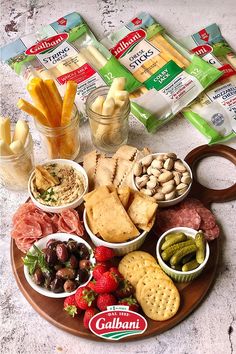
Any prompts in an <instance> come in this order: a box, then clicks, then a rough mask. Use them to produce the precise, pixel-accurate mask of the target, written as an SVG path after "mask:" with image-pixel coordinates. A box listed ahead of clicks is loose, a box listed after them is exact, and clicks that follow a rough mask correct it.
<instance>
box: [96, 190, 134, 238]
mask: <svg viewBox="0 0 236 354" xmlns="http://www.w3.org/2000/svg"><path fill="white" fill-rule="evenodd" d="M93 219H94V222H95V223H96V226H97V229H98V232H99V234H100V235H101V236H102V238H103V239H104V240H105V241H107V242H115V243H117V242H126V241H128V240H130V239H133V238H135V237H137V236H138V235H139V230H138V229H137V228H136V227H135V225H134V224H133V222H132V221H131V220H130V218H129V216H128V214H127V212H126V210H125V209H124V207H123V205H122V203H121V201H120V199H119V197H118V195H117V193H116V192H113V193H110V194H109V196H107V197H106V198H103V200H101V201H100V202H99V203H97V204H96V205H94V207H93Z"/></svg>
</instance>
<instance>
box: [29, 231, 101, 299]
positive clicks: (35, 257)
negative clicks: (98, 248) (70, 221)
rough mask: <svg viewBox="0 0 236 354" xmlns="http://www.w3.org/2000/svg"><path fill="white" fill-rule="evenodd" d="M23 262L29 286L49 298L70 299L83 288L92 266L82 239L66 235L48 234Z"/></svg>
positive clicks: (35, 244) (90, 257) (33, 247)
mask: <svg viewBox="0 0 236 354" xmlns="http://www.w3.org/2000/svg"><path fill="white" fill-rule="evenodd" d="M23 261H24V275H25V278H26V280H27V281H28V283H29V285H30V286H31V287H32V288H33V289H34V290H35V291H37V292H38V293H40V294H41V295H44V296H47V297H52V298H63V297H66V296H68V295H72V294H74V293H75V292H76V290H77V289H78V288H79V287H80V286H84V285H86V284H87V283H88V282H89V281H90V280H91V278H92V267H93V265H94V264H95V259H94V255H93V250H92V248H91V246H90V245H89V244H88V243H87V242H86V241H85V240H84V239H82V238H81V237H79V236H76V235H71V234H66V233H55V234H51V235H48V236H46V237H43V238H42V239H40V240H39V241H37V242H35V243H34V245H33V246H32V247H31V248H30V250H29V251H28V252H27V254H26V256H25V257H24V258H23Z"/></svg>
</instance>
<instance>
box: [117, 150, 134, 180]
mask: <svg viewBox="0 0 236 354" xmlns="http://www.w3.org/2000/svg"><path fill="white" fill-rule="evenodd" d="M113 159H114V156H113ZM132 167H133V162H132V161H128V160H125V159H122V158H118V159H117V167H116V173H115V178H114V181H113V184H114V185H115V186H116V187H118V186H120V185H121V184H122V182H123V180H124V179H125V177H126V175H127V174H128V173H129V172H130V171H131V170H132Z"/></svg>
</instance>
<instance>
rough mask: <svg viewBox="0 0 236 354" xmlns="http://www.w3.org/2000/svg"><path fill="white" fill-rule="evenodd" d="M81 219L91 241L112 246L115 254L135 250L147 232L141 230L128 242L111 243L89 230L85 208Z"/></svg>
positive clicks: (120, 254)
mask: <svg viewBox="0 0 236 354" xmlns="http://www.w3.org/2000/svg"><path fill="white" fill-rule="evenodd" d="M83 221H84V226H85V230H86V231H87V233H88V235H89V237H90V238H91V240H92V242H93V243H94V245H95V246H106V247H109V248H112V249H113V250H114V252H115V254H116V256H123V255H125V254H127V253H129V252H132V251H135V250H137V249H138V248H140V247H141V246H142V244H143V243H144V241H145V239H146V236H147V234H148V231H143V232H142V233H141V234H140V235H139V236H138V237H136V238H135V239H133V240H131V241H128V242H122V243H111V242H106V241H104V240H102V239H100V238H99V237H97V236H96V235H94V234H93V233H92V231H91V230H90V228H89V226H88V223H87V214H86V210H85V209H84V215H83Z"/></svg>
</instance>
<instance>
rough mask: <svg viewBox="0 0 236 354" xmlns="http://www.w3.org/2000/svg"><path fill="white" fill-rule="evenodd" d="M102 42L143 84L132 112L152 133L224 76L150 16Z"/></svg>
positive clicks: (133, 97)
mask: <svg viewBox="0 0 236 354" xmlns="http://www.w3.org/2000/svg"><path fill="white" fill-rule="evenodd" d="M102 43H103V44H104V45H105V46H106V47H107V48H108V49H109V50H110V52H111V53H112V54H113V55H114V56H115V57H116V58H117V59H118V60H119V61H120V62H121V63H122V64H123V65H124V66H125V67H126V68H127V69H128V70H129V71H130V72H131V73H132V74H133V76H134V77H135V78H136V79H137V80H139V81H140V82H141V83H142V84H143V86H142V87H141V88H140V89H139V90H137V91H136V92H134V93H132V95H131V100H132V105H131V111H132V113H133V114H134V115H135V116H136V117H137V118H138V119H139V120H140V121H141V122H142V123H143V124H144V125H145V126H146V128H147V130H148V131H149V132H155V131H156V130H157V129H158V128H160V127H161V126H162V125H164V124H165V123H167V122H168V121H169V120H170V119H172V118H173V117H174V115H176V114H177V113H178V112H180V111H181V110H182V109H183V108H184V107H186V106H187V105H188V104H189V103H190V102H192V101H193V100H194V99H195V98H196V97H197V96H198V95H199V94H200V93H201V92H202V91H203V90H204V89H205V88H207V87H208V86H209V85H210V84H212V83H213V82H215V81H216V80H217V79H218V78H219V77H220V76H221V75H222V73H221V72H220V71H219V70H217V69H216V68H214V67H213V66H211V65H210V64H208V63H206V62H204V60H202V59H201V58H200V57H198V56H197V55H195V54H192V53H189V52H188V51H187V50H186V49H184V48H183V47H182V46H181V45H179V44H178V43H177V42H176V41H175V40H174V39H173V38H171V37H170V36H169V35H168V34H167V33H166V31H165V29H164V28H163V27H162V26H161V25H160V24H159V23H157V22H156V21H155V20H154V19H153V18H152V17H151V16H150V15H149V14H147V13H143V12H142V13H140V14H139V15H138V16H137V17H135V18H133V19H132V20H131V21H130V22H129V23H127V24H126V25H125V26H123V27H122V28H120V29H119V30H117V31H115V32H113V33H111V34H110V35H108V37H106V38H105V39H103V40H102Z"/></svg>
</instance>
